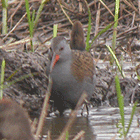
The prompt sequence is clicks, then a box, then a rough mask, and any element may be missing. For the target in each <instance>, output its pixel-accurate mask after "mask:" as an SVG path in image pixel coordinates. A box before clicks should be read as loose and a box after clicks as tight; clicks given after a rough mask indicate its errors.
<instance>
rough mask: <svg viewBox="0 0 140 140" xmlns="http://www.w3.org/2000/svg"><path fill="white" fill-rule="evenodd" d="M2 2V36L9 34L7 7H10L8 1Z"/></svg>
mask: <svg viewBox="0 0 140 140" xmlns="http://www.w3.org/2000/svg"><path fill="white" fill-rule="evenodd" d="M1 1H2V34H3V35H5V34H7V7H8V0H1Z"/></svg>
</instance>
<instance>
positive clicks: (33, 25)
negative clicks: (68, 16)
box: [25, 0, 49, 52]
mask: <svg viewBox="0 0 140 140" xmlns="http://www.w3.org/2000/svg"><path fill="white" fill-rule="evenodd" d="M48 1H49V0H42V2H41V5H40V7H39V9H38V12H37V15H36V18H35V10H33V12H32V16H31V14H30V8H29V1H28V0H25V7H26V12H27V19H28V25H29V31H30V38H31V40H30V44H31V51H32V52H34V45H33V41H32V39H33V34H34V29H35V28H36V26H37V23H38V20H39V17H40V15H41V12H42V10H43V7H44V5H45V3H46V2H48Z"/></svg>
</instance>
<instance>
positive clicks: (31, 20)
mask: <svg viewBox="0 0 140 140" xmlns="http://www.w3.org/2000/svg"><path fill="white" fill-rule="evenodd" d="M25 7H26V12H27V19H28V25H29V31H30V38H31V39H30V44H31V51H32V52H34V46H33V41H32V39H33V31H34V18H35V10H33V13H32V18H31V15H30V8H29V1H28V0H25Z"/></svg>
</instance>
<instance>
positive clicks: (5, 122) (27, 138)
mask: <svg viewBox="0 0 140 140" xmlns="http://www.w3.org/2000/svg"><path fill="white" fill-rule="evenodd" d="M5 138H6V139H7V140H35V139H34V137H33V134H32V132H31V126H30V122H29V119H28V115H27V114H26V112H25V111H24V109H23V108H22V107H20V106H19V105H18V104H17V103H15V102H14V101H12V100H11V99H6V98H5V99H2V100H0V139H5Z"/></svg>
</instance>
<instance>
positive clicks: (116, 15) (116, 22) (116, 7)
mask: <svg viewBox="0 0 140 140" xmlns="http://www.w3.org/2000/svg"><path fill="white" fill-rule="evenodd" d="M119 4H120V0H116V3H115V17H114V22H115V23H114V30H113V41H112V50H113V52H114V53H115V46H116V35H117V26H118V14H119Z"/></svg>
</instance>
